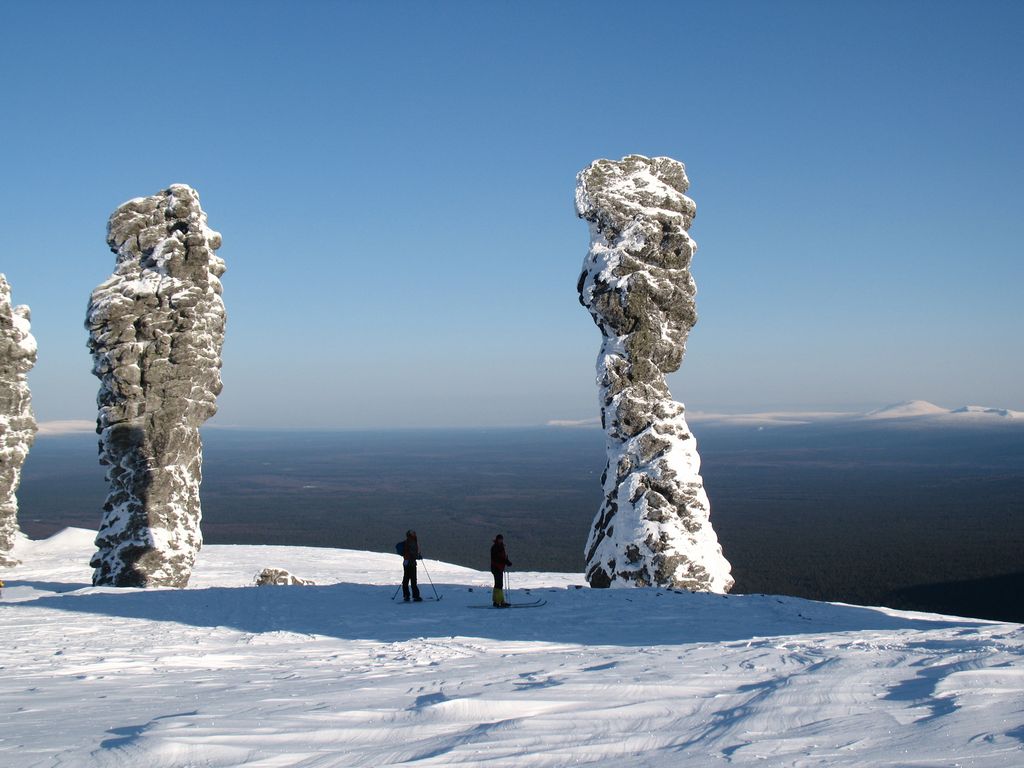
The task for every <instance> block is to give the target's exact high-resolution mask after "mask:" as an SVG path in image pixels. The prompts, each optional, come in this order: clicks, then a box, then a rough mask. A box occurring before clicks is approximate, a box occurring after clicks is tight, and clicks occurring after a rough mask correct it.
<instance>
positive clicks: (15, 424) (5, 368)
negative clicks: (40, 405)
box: [0, 274, 36, 565]
mask: <svg viewBox="0 0 1024 768" xmlns="http://www.w3.org/2000/svg"><path fill="white" fill-rule="evenodd" d="M30 319H31V316H30V313H29V309H28V307H27V306H24V305H22V306H18V307H12V306H11V286H10V285H8V283H7V278H6V277H5V276H4V275H2V274H0V565H15V564H16V563H17V559H16V558H15V557H14V556H13V555H12V554H11V549H12V548H13V547H14V540H15V538H16V537H17V535H18V531H19V529H18V498H17V496H16V495H15V494H16V493H17V491H18V485H19V484H20V483H21V467H22V464H24V463H25V457H26V456H28V451H29V448H31V447H32V442H33V441H34V440H35V437H36V419H35V416H33V415H32V396H31V394H30V392H29V389H28V378H27V376H28V372H29V371H30V370H31V369H32V366H34V365H35V364H36V340H35V338H34V337H33V336H32V331H31V325H30V322H29V320H30Z"/></svg>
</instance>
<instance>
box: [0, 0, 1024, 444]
mask: <svg viewBox="0 0 1024 768" xmlns="http://www.w3.org/2000/svg"><path fill="white" fill-rule="evenodd" d="M1022 22H1024V5H1022V4H1020V3H1013V2H985V3H976V4H967V3H962V2H956V3H943V2H861V3H846V4H840V3H817V2H790V3H786V2H778V3H760V2H758V3H754V2H750V3H745V2H726V3H719V2H706V3H705V2H688V3H683V2H671V3H658V2H646V3H630V4H626V3H605V2H558V3H541V2H518V3H511V2H476V1H474V2H469V1H467V2H435V3H421V2H349V3H346V2H302V3H285V2H280V3H269V2H245V3H240V2H239V3H228V2H208V3H200V2H176V3H173V4H139V3H127V2H125V3H117V2H105V3H88V4H87V3H79V2H37V3H27V2H23V3H4V4H0V71H2V72H3V77H2V78H0V96H2V112H0V167H2V169H3V172H2V181H3V183H2V185H0V232H2V244H0V271H2V272H4V273H6V275H7V277H8V279H9V281H10V282H11V284H12V286H13V291H14V300H15V302H16V303H27V304H29V305H30V306H31V307H32V312H33V331H34V333H35V335H36V338H37V339H38V342H39V346H40V359H39V363H38V365H37V367H36V368H35V370H34V371H33V372H32V374H31V375H30V383H31V385H32V388H33V399H34V404H35V409H36V413H37V417H38V418H39V419H40V420H52V419H72V418H84V419H88V418H92V417H94V416H95V394H96V389H97V381H96V379H95V378H93V377H92V375H91V374H90V372H89V369H90V365H91V360H90V358H89V355H88V352H87V351H86V347H85V339H86V335H85V331H84V329H83V326H82V323H83V319H84V312H85V305H86V302H87V300H88V296H89V293H90V291H91V290H92V288H93V287H94V286H95V285H97V284H98V283H100V282H102V281H103V280H104V279H106V277H107V276H108V275H109V274H110V272H111V270H112V269H113V265H114V258H113V255H112V254H111V253H110V252H109V251H108V250H107V247H106V244H105V225H106V220H107V217H108V216H109V215H110V213H111V212H112V211H113V210H114V208H116V207H117V206H118V205H119V204H120V203H122V202H123V201H125V200H127V199H129V198H132V197H137V196H142V195H149V194H153V193H155V192H157V191H159V190H160V189H163V188H164V187H166V186H167V185H168V184H171V183H175V182H183V183H187V184H191V185H192V186H194V187H195V188H196V189H197V190H198V191H199V193H200V196H201V198H202V202H203V206H204V208H205V209H206V211H207V213H208V214H209V219H210V224H211V226H212V227H214V228H215V229H217V230H219V231H220V232H221V233H222V234H223V236H224V246H223V247H222V248H221V250H220V251H219V254H220V255H221V256H222V257H223V258H224V259H225V260H226V262H227V265H228V272H227V274H226V275H225V276H224V286H225V302H226V304H227V309H228V332H227V340H226V344H225V349H224V370H223V378H224V384H225V389H224V393H223V394H222V396H221V398H220V401H219V403H220V409H221V410H220V413H219V414H218V416H217V417H216V420H215V422H213V423H219V424H222V425H248V426H328V427H364V426H372V425H382V426H389V427H391V426H437V425H449V426H467V425H518V424H539V423H543V422H545V421H547V420H548V419H556V418H564V419H578V418H587V417H592V416H595V415H596V414H597V390H596V387H595V385H594V381H593V379H594V361H595V359H596V355H597V351H598V347H599V334H598V331H597V329H596V328H595V327H594V326H593V324H592V321H591V320H590V318H589V316H588V314H587V313H586V311H585V310H584V309H583V308H582V307H580V306H579V304H578V303H577V298H576V292H575V285H576V278H577V276H578V273H579V269H580V266H581V264H582V261H583V257H584V255H585V253H586V250H587V245H588V235H587V227H586V226H585V224H584V223H583V222H581V221H579V220H578V219H576V217H575V214H574V211H573V190H574V184H575V175H576V173H577V172H578V171H579V170H580V169H581V168H583V167H584V166H586V165H587V164H588V163H590V162H591V161H592V160H594V159H596V158H599V157H612V158H619V157H622V156H623V155H626V154H630V153H640V154H646V155H668V156H671V157H674V158H676V159H678V160H681V161H683V162H684V163H685V164H686V166H687V170H688V173H689V175H690V179H691V188H690V195H691V196H692V197H693V198H694V200H695V201H696V203H697V208H698V214H697V219H696V221H695V223H694V226H693V228H692V229H691V235H692V236H693V238H694V239H695V240H696V241H697V243H698V246H699V252H698V254H697V256H696V258H695V262H694V275H695V278H696V280H697V285H698V297H697V301H698V304H697V308H698V313H699V315H700V320H699V323H698V325H697V327H696V328H695V329H694V331H693V332H692V333H691V335H690V340H689V343H688V349H687V354H686V357H685V359H684V361H683V365H682V368H681V369H680V371H679V372H678V373H676V374H673V375H672V376H671V377H670V379H669V382H670V385H671V387H672V391H673V395H674V396H675V397H676V398H677V399H679V400H682V401H683V402H685V403H686V404H687V406H688V408H690V409H691V410H700V411H752V410H763V409H803V408H839V409H850V408H854V409H855V408H869V407H875V406H879V405H884V404H887V403H891V402H896V401H899V400H907V399H914V398H921V399H927V400H931V401H933V402H936V403H938V404H940V405H945V406H948V407H955V406H959V405H964V404H967V403H977V404H983V405H992V406H1001V407H1009V408H1014V409H1018V410H1024V386H1022V385H1021V382H1022V381H1024V354H1022V352H1024V344H1022V341H1021V334H1022V331H1024V309H1022V304H1024V302H1021V300H1020V293H1021V286H1022V284H1024V266H1022V260H1021V255H1022V250H1024V246H1022V242H1024V241H1022V239H1021V237H1020V234H1019V230H1020V222H1021V220H1022V214H1021V211H1022V210H1024V191H1022V189H1024V187H1022V184H1021V179H1022V178H1024V146H1022V144H1024V142H1022V138H1021V137H1022V136H1024V119H1022V118H1024V99H1022V97H1021V83H1024V48H1022V46H1021V45H1020V33H1021V30H1022V29H1024V23H1022Z"/></svg>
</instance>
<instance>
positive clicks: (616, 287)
mask: <svg viewBox="0 0 1024 768" xmlns="http://www.w3.org/2000/svg"><path fill="white" fill-rule="evenodd" d="M688 187H689V180H688V179H687V177H686V170H685V168H684V166H683V164H682V163H680V162H677V161H676V160H672V159H671V158H667V157H656V158H647V157H643V156H640V155H630V156H628V157H625V158H623V159H622V160H620V161H611V160H597V161H595V162H594V163H592V164H591V165H590V166H589V167H588V168H586V169H584V170H583V171H581V172H580V174H579V175H578V176H577V180H576V212H577V214H578V215H579V216H580V217H581V218H583V219H586V220H587V221H588V222H589V223H590V251H589V252H588V254H587V257H586V259H585V261H584V263H583V272H582V274H581V275H580V279H579V284H578V290H579V296H580V303H581V304H583V306H585V307H586V308H587V309H588V310H589V311H590V314H591V316H592V317H593V319H594V322H595V323H596V324H597V326H598V328H599V329H600V330H601V334H602V337H603V338H602V344H601V351H600V354H599V355H598V360H597V382H598V387H599V388H600V398H601V419H602V425H603V427H604V430H605V435H606V446H607V451H608V464H607V467H606V468H605V472H604V475H603V479H602V482H603V485H604V501H603V503H602V505H601V509H600V511H599V512H598V514H597V517H596V518H595V520H594V526H593V529H592V531H591V534H590V538H589V540H588V542H587V548H586V558H587V566H586V573H587V580H588V581H589V582H590V584H591V586H594V587H608V586H630V585H635V586H648V585H650V586H662V587H672V588H686V589H692V590H704V591H712V592H727V591H728V590H729V589H730V588H731V587H732V584H733V580H732V577H731V575H730V567H729V563H728V561H726V559H725V557H724V556H723V555H722V548H721V546H720V545H719V543H718V537H717V536H716V535H715V532H714V530H713V528H712V527H711V523H710V520H709V514H710V506H709V503H708V498H707V494H706V493H705V491H704V483H703V480H702V479H701V476H700V456H699V455H698V454H697V445H696V440H695V439H694V437H693V434H692V433H691V432H690V429H689V427H688V426H687V424H686V419H685V417H684V408H683V405H682V403H678V402H675V401H673V400H672V396H671V393H670V392H669V389H668V385H667V384H666V382H665V375H666V374H667V373H671V372H672V371H675V370H677V369H678V368H679V365H680V363H681V362H682V359H683V353H684V351H685V349H686V338H687V336H688V334H689V332H690V329H691V328H692V327H693V325H694V323H696V321H697V313H696V306H695V302H694V295H695V293H696V286H695V284H694V281H693V277H692V276H691V274H690V261H691V259H692V258H693V254H694V253H695V252H696V250H697V246H696V243H694V241H693V240H692V239H691V238H690V236H689V234H688V232H687V230H688V229H689V228H690V224H691V223H692V222H693V217H694V215H695V214H696V210H697V209H696V205H695V204H694V202H693V201H692V200H691V199H690V198H688V197H687V196H686V195H685V194H684V193H685V192H686V190H687V188H688Z"/></svg>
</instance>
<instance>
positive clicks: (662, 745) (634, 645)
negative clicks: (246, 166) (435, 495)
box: [0, 529, 1024, 768]
mask: <svg viewBox="0 0 1024 768" xmlns="http://www.w3.org/2000/svg"><path fill="white" fill-rule="evenodd" d="M94 536H95V534H94V532H93V531H85V530H81V529H67V530H65V531H62V532H61V533H59V534H56V535H55V536H53V537H52V538H50V539H47V540H44V541H38V542H34V541H28V540H26V539H24V538H23V537H22V538H21V539H19V542H18V544H17V546H16V550H15V551H16V554H17V555H18V556H19V557H20V558H21V559H22V561H23V564H22V565H21V566H19V567H17V568H4V569H0V578H3V579H4V580H5V581H6V582H7V586H6V587H5V588H4V590H3V598H2V600H0V632H2V637H3V641H4V642H3V646H4V653H3V654H2V656H0V658H2V662H0V667H2V674H0V765H4V766H9V767H10V768H19V767H21V766H56V765H61V766H147V767H159V766H176V767H177V766H199V765H202V766H239V765H246V766H374V767H375V768H379V767H381V766H398V765H418V766H451V765H485V766H508V768H512V767H513V766H514V767H515V768H533V767H541V766H566V765H599V766H665V767H666V768H667V767H668V766H672V768H676V767H677V766H680V765H687V766H718V765H726V764H735V765H759V766H783V765H785V766H811V765H820V766H880V765H885V766H911V765H914V766H919V765H928V766H958V765H963V766H1020V765H1024V663H1022V655H1024V627H1022V626H1021V625H1018V624H1003V623H995V622H985V621H978V620H972V619H958V618H952V617H942V616H936V615H930V614H915V613H906V612H899V611H893V610H887V609H881V608H862V607H855V606H847V605H838V604H828V603H816V602H811V601H807V600H800V599H796V598H785V597H773V596H758V595H747V596H743V595H731V596H728V597H725V596H722V595H715V594H708V593H698V594H690V593H683V594H679V593H673V592H667V591H664V590H657V589H636V590H592V589H589V588H587V589H579V590H577V589H574V588H572V585H574V584H582V583H583V578H582V576H581V575H576V574H555V573H518V572H513V573H512V574H510V578H511V587H512V590H511V595H512V599H513V600H525V599H528V594H529V597H530V598H533V597H543V598H545V599H546V600H547V601H548V602H547V604H546V605H544V606H542V607H540V608H535V609H529V610H514V609H513V610H494V609H490V608H488V609H483V610H473V609H471V608H470V606H472V605H481V604H485V603H487V602H488V601H489V597H490V596H489V585H490V575H489V574H487V573H483V572H479V571H473V570H470V569H466V568H462V567H459V566H453V565H448V564H445V563H441V562H437V561H434V560H426V561H425V562H424V567H423V568H421V570H420V580H421V586H422V587H423V588H424V589H423V591H424V593H425V594H427V595H432V594H433V593H434V591H433V589H432V587H431V583H433V585H434V587H436V590H437V592H439V593H440V594H442V595H443V596H444V599H443V600H442V601H441V602H426V603H422V604H416V603H412V604H403V603H402V602H400V601H399V602H392V600H391V599H390V597H391V595H392V594H393V593H394V589H395V587H396V586H397V581H396V580H397V578H399V576H400V573H401V564H400V561H399V560H398V558H397V557H396V556H395V555H389V554H379V553H372V552H357V551H350V550H330V549H312V548H300V547H266V546H262V547H257V546H237V545H236V546H211V545H207V546H206V547H204V548H203V550H202V551H201V553H200V556H199V560H198V561H197V564H196V568H195V570H194V573H193V578H192V585H191V586H190V587H189V588H187V589H149V590H134V589H114V588H109V587H106V588H104V587H91V586H88V584H89V580H90V574H91V569H90V568H89V565H88V559H89V555H90V553H91V551H92V540H93V537H94ZM427 544H428V545H429V542H427ZM428 553H429V552H428ZM486 554H487V553H482V555H481V559H482V560H483V559H486ZM265 567H281V568H286V569H288V570H289V571H291V572H292V573H294V574H296V575H297V576H300V577H303V578H312V579H314V580H315V581H316V582H317V584H318V585H320V586H313V587H298V586H296V587H252V586H247V585H249V584H251V583H252V580H253V578H254V576H255V575H256V573H258V572H259V571H261V570H262V569H263V568H265ZM566 587H569V588H568V589H567V588H566Z"/></svg>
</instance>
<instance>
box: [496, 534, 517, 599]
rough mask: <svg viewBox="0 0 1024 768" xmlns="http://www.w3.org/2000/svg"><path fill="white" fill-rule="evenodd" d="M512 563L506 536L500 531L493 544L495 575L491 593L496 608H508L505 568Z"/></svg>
mask: <svg viewBox="0 0 1024 768" xmlns="http://www.w3.org/2000/svg"><path fill="white" fill-rule="evenodd" d="M510 565H512V561H511V560H509V559H508V555H507V554H506V553H505V537H504V536H502V535H501V534H500V533H499V534H498V535H497V536H495V537H494V544H493V545H491V575H492V576H494V591H493V592H492V593H491V602H492V603H493V604H494V607H495V608H507V607H508V603H506V602H505V589H504V583H503V582H504V579H505V568H506V567H507V566H510Z"/></svg>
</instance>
